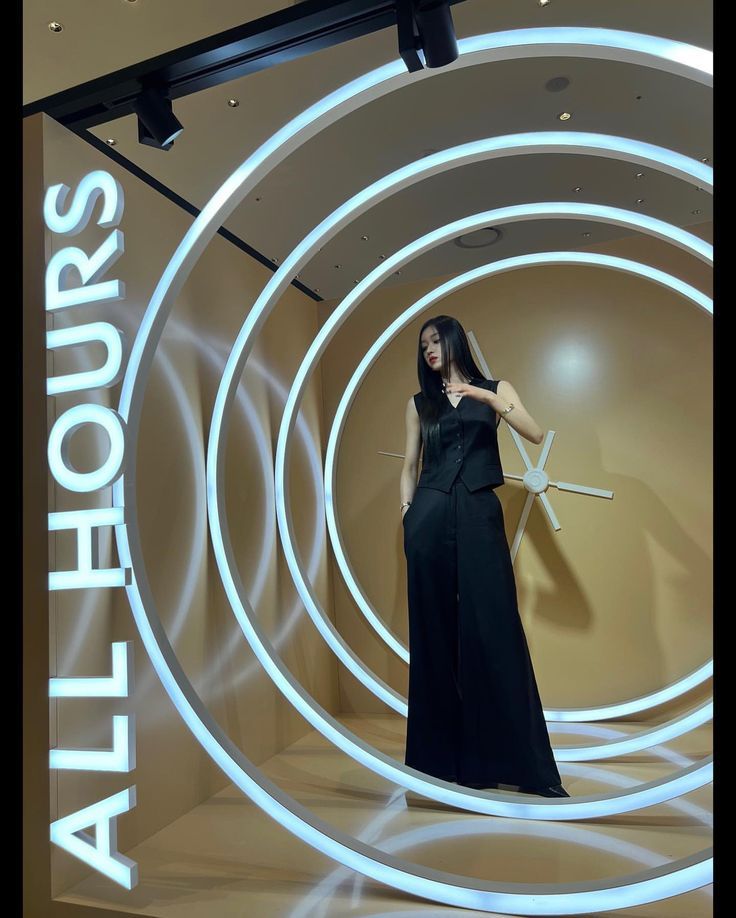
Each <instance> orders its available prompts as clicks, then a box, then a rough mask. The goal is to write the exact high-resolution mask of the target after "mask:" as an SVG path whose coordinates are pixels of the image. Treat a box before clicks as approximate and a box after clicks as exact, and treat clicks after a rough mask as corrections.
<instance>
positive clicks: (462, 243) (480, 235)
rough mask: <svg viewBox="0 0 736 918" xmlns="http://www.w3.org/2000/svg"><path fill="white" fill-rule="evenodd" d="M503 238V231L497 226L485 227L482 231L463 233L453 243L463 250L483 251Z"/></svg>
mask: <svg viewBox="0 0 736 918" xmlns="http://www.w3.org/2000/svg"><path fill="white" fill-rule="evenodd" d="M500 238H501V230H499V229H496V227H495V226H484V227H482V228H481V229H478V230H473V232H472V233H463V234H462V236H458V237H457V238H456V239H453V240H452V241H453V242H454V243H455V245H456V246H459V247H460V248H461V249H482V248H484V247H485V246H487V245H493V243H494V242H498V240H499V239H500Z"/></svg>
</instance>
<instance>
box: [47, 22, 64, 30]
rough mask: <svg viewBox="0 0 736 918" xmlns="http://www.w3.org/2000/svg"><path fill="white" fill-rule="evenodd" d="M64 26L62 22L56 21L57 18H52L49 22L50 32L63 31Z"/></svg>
mask: <svg viewBox="0 0 736 918" xmlns="http://www.w3.org/2000/svg"><path fill="white" fill-rule="evenodd" d="M63 31H64V26H63V25H62V24H61V23H60V22H56V20H55V19H52V20H51V22H50V23H49V32H63Z"/></svg>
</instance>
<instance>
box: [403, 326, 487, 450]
mask: <svg viewBox="0 0 736 918" xmlns="http://www.w3.org/2000/svg"><path fill="white" fill-rule="evenodd" d="M430 325H434V327H435V328H436V329H437V334H438V335H439V339H440V352H441V354H442V357H441V364H442V365H441V367H440V372H439V373H438V372H437V371H436V370H433V369H432V368H431V367H430V366H429V365H428V363H427V361H426V360H425V359H424V352H423V351H422V333H423V332H424V330H425V329H426V328H427V327H428V326H430ZM452 360H454V361H455V367H456V369H457V371H458V373H459V374H460V375H461V376H464V377H465V378H466V379H485V378H486V377H485V376H484V375H483V373H482V371H481V370H480V368H479V367H478V364H477V363H476V362H475V360H474V359H473V355H472V353H471V351H470V345H469V344H468V336H467V335H466V334H465V329H464V328H463V327H462V325H461V324H460V323H459V322H458V320H457V319H455V318H453V316H445V315H441V316H435V317H434V318H433V319H427V321H426V322H425V323H424V324H423V325H422V327H421V328H420V329H419V341H418V344H417V376H418V378H419V386H420V388H421V390H422V395H423V396H424V397H423V398H422V399H421V400H420V406H421V409H420V411H419V424H420V427H421V432H422V443H423V444H424V455H423V457H422V464H423V465H428V464H429V463H431V462H433V461H435V460H436V458H437V457H438V456H439V452H440V414H441V413H442V411H443V410H446V403H447V396H446V395H445V394H444V392H443V391H442V385H443V382H444V381H445V380H449V377H450V361H452Z"/></svg>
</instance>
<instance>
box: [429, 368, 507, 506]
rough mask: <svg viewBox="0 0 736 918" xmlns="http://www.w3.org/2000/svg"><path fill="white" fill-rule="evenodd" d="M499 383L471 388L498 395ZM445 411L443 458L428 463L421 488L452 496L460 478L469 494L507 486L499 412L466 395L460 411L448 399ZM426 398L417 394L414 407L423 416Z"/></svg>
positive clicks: (473, 382)
mask: <svg viewBox="0 0 736 918" xmlns="http://www.w3.org/2000/svg"><path fill="white" fill-rule="evenodd" d="M499 382H500V380H498V379H471V380H470V385H471V386H478V387H479V388H482V389H489V390H490V391H491V392H496V390H497V389H498V383H499ZM442 398H443V399H444V402H445V408H444V409H443V410H442V411H441V412H440V418H439V422H440V454H439V458H438V460H437V461H434V462H431V463H430V464H425V463H424V450H423V451H422V472H421V474H420V476H419V480H418V481H417V487H418V488H436V489H438V490H440V491H447V492H449V490H450V488H451V487H452V485H453V484H454V482H455V479H456V478H457V476H458V475H459V476H460V478H461V480H462V481H463V483H464V484H465V485H466V487H467V488H468V490H469V491H477V490H478V489H479V488H487V487H494V488H495V487H498V485H502V484H503V483H504V477H503V469H502V467H501V457H500V455H499V452H498V438H497V436H496V428H497V426H498V422H499V418H498V416H497V415H496V412H495V411H494V410H493V408H491V406H490V405H487V404H485V403H483V402H480V401H478V399H475V398H471V397H470V396H469V395H464V396H463V397H462V398H461V399H460V401H459V402H458V405H457V408H453V406H452V403H451V402H450V400H449V398H448V397H447V396H446V395H443V396H442ZM423 400H424V394H423V393H422V392H417V394H416V395H415V396H414V404H415V406H416V409H417V413H419V412H420V410H421V406H422V401H423Z"/></svg>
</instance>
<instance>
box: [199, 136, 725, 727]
mask: <svg viewBox="0 0 736 918" xmlns="http://www.w3.org/2000/svg"><path fill="white" fill-rule="evenodd" d="M438 155H439V154H438ZM363 194H364V193H363V192H360V193H359V195H356V197H358V198H361V197H363ZM353 200H354V199H353ZM348 203H350V202H348ZM345 206H346V205H344V207H345ZM342 209H343V208H341V210H342ZM540 217H541V218H563V219H565V218H570V217H573V218H575V217H580V218H585V219H587V220H593V221H601V222H603V221H605V222H609V223H613V224H615V225H619V226H625V227H627V228H629V229H638V230H640V231H642V232H644V233H647V234H650V235H653V236H656V237H658V238H661V239H666V240H669V241H670V242H672V243H673V244H674V245H676V246H679V247H680V248H682V249H684V250H685V251H689V252H690V253H691V254H693V255H695V256H696V257H698V258H700V259H702V260H703V261H706V262H711V261H712V246H710V245H709V244H708V243H707V242H704V241H703V240H702V239H700V238H699V237H698V236H695V235H693V234H692V233H688V232H686V231H685V230H682V229H680V228H679V227H673V226H671V225H670V224H668V223H665V222H664V221H661V220H656V219H654V218H653V217H648V216H645V215H643V214H638V213H633V212H631V211H627V210H622V209H620V208H616V207H607V206H604V205H595V204H585V203H577V202H575V203H569V202H549V201H542V202H536V203H530V204H517V205H512V206H509V207H501V208H496V209H493V210H489V211H484V212H481V213H479V214H471V215H470V216H467V217H462V218H461V219H459V220H455V221H453V222H451V223H448V224H445V225H444V226H442V227H439V228H438V229H435V230H432V231H431V232H429V233H427V234H425V235H424V236H422V237H420V238H419V239H416V240H414V241H413V242H410V243H409V244H408V245H406V246H405V247H404V248H403V249H401V250H399V251H398V252H396V253H395V254H393V255H391V256H389V257H388V258H386V259H385V260H384V261H382V262H381V263H380V264H379V265H378V266H377V267H376V268H374V269H373V270H372V271H371V272H370V273H369V274H368V275H366V277H364V278H363V280H362V281H361V282H360V283H359V284H358V285H357V286H355V287H354V288H353V289H352V290H351V291H350V293H349V294H348V295H347V296H346V297H345V298H344V299H343V300H342V302H341V303H340V304H339V305H338V306H337V307H336V308H335V309H334V310H333V311H332V313H331V314H330V316H329V317H328V318H327V319H326V321H325V322H324V324H323V325H322V326H321V327H320V329H319V331H318V333H317V335H316V336H315V338H314V340H313V341H312V343H311V344H310V346H309V349H308V351H307V353H306V355H305V357H304V359H303V361H302V364H301V366H300V367H299V369H298V370H297V372H296V374H295V377H294V382H293V383H292V388H291V391H290V393H289V397H288V398H287V400H286V404H285V406H284V412H283V415H282V420H281V425H280V430H279V437H278V442H277V446H276V459H275V464H274V474H275V485H274V491H275V494H276V514H277V520H278V523H279V531H280V533H281V539H282V544H283V547H284V556H285V559H286V562H287V564H288V565H289V569H290V570H291V574H292V579H293V580H294V583H295V586H296V588H297V591H298V592H299V595H300V597H301V598H302V602H303V603H304V605H305V608H306V610H307V612H308V613H309V615H310V617H311V618H312V621H313V622H314V624H315V626H316V627H317V628H318V630H319V631H320V633H321V634H322V636H323V637H324V638H325V640H326V641H327V642H328V644H329V646H330V647H331V648H332V649H333V652H334V653H335V654H336V655H337V656H338V658H339V659H340V661H341V662H342V663H343V664H344V665H345V666H346V667H348V668H349V669H350V671H351V672H352V674H353V675H354V676H355V677H356V678H357V679H358V680H359V681H360V682H362V684H363V685H365V686H366V687H367V688H369V690H370V691H372V692H373V693H374V694H375V695H376V697H377V698H380V699H381V700H382V701H384V702H385V703H386V704H388V705H389V706H390V707H392V708H393V709H394V710H396V711H398V712H401V713H405V712H406V700H405V699H404V698H403V697H402V696H401V695H400V694H399V693H398V692H396V691H395V690H394V689H393V688H391V686H389V685H387V684H386V683H385V682H383V680H381V679H380V678H379V677H378V676H376V675H375V673H373V672H371V671H370V670H368V668H367V667H366V666H365V665H364V664H363V662H362V661H361V660H360V659H359V658H358V657H357V655H356V654H355V653H354V652H353V651H352V649H351V648H350V647H349V646H348V644H347V643H346V642H345V641H344V640H343V638H342V637H341V635H340V634H339V632H338V631H337V629H336V628H335V626H334V625H333V624H332V622H331V621H330V620H329V618H328V616H327V615H326V614H325V612H324V610H323V609H322V608H321V606H320V604H319V601H318V599H317V597H316V595H315V593H314V591H313V590H312V588H311V584H309V582H308V580H307V578H306V577H305V576H304V571H303V570H302V565H301V561H300V559H299V556H298V553H297V552H296V549H295V547H294V543H293V536H292V529H293V527H292V523H291V519H290V508H289V500H288V476H287V475H286V470H287V469H288V461H289V451H290V444H289V435H290V433H291V430H292V429H293V427H294V423H295V419H296V417H297V414H298V410H299V404H300V402H301V398H302V395H303V393H304V391H305V388H306V386H307V384H308V381H309V378H310V375H311V373H312V371H313V369H314V367H315V366H316V363H317V361H318V360H319V358H320V357H321V355H322V353H323V352H324V350H325V349H326V347H327V345H328V343H329V341H330V340H331V338H332V336H333V335H334V334H335V332H336V331H337V330H338V329H339V328H340V326H341V325H342V323H343V322H344V321H345V320H346V319H347V317H348V316H349V315H350V314H351V312H352V311H353V310H354V309H356V308H357V307H358V306H359V305H360V303H361V302H362V300H363V299H364V298H365V297H366V296H368V294H369V293H370V292H371V291H372V290H374V289H376V288H377V287H378V286H379V285H380V284H381V283H382V281H383V280H384V279H385V278H387V277H390V276H391V274H392V272H393V271H395V270H397V269H398V268H400V267H401V266H402V265H404V264H406V262H408V261H409V260H410V259H412V258H415V257H416V256H418V255H421V254H423V253H424V252H426V251H428V250H430V249H432V248H434V247H435V246H436V245H440V244H442V243H443V242H445V241H448V240H450V239H454V238H456V237H457V236H460V235H462V234H463V233H470V232H473V231H474V230H476V229H480V228H482V227H483V226H489V225H495V224H499V223H512V222H516V221H519V220H527V219H533V218H540ZM333 220H334V215H330V216H329V217H327V218H326V219H325V220H324V221H323V222H322V224H320V226H319V227H317V229H316V230H315V231H314V232H313V233H311V234H310V236H309V237H308V239H310V248H312V247H314V248H316V247H318V246H319V244H320V243H321V242H322V241H323V239H324V234H323V233H322V232H320V230H321V228H322V226H324V225H325V224H326V225H328V226H330V225H331V224H332V223H333ZM298 248H299V247H298ZM288 260H289V259H287V262H288ZM267 290H268V288H266V291H267ZM266 291H264V293H263V294H262V295H261V298H259V302H260V301H261V299H264V300H265V302H266V303H267V302H268V298H267V292H266ZM254 308H258V306H256V307H254ZM242 345H243V339H242V338H241V337H240V336H239V337H238V341H236V344H235V345H234V347H233V353H232V354H231V357H230V359H229V360H228V364H227V366H226V367H225V371H224V372H223V376H222V379H221V381H220V390H219V392H218V397H217V398H216V399H215V407H214V409H213V415H212V423H211V426H210V448H209V452H208V462H207V474H208V478H209V479H210V481H211V479H212V475H213V468H214V469H216V470H219V469H218V467H217V466H214V462H216V461H218V449H217V446H216V445H215V444H216V443H217V442H218V440H220V439H221V437H222V435H223V432H224V431H225V430H226V417H225V416H224V413H223V412H221V410H220V406H221V405H223V404H226V398H227V396H225V397H221V396H222V393H223V390H225V391H226V392H228V391H229V392H232V390H233V388H234V385H235V384H236V381H237V379H239V378H240V377H239V372H237V371H239V370H240V360H238V359H236V360H233V355H237V352H238V348H239V347H242ZM220 426H221V427H222V430H221V429H220ZM221 491H222V483H221V482H219V483H216V484H215V486H214V487H213V486H212V485H211V484H208V496H209V497H212V498H214V493H215V492H216V493H217V496H218V499H220V498H221V494H220V492H221ZM330 498H331V494H329V493H327V494H326V495H325V506H326V508H327V512H328V513H330V512H331V508H330ZM209 512H210V531H211V532H212V534H213V543H214V545H215V554H216V556H217V557H218V563H219V554H218V549H219V548H220V544H222V545H223V546H224V547H225V549H226V552H228V551H229V553H232V549H231V548H230V546H229V544H228V542H229V539H228V535H227V529H226V520H225V514H224V512H220V511H219V504H214V505H211V506H210V507H209ZM333 521H334V517H333ZM220 527H221V530H220ZM231 603H233V598H232V597H231ZM243 607H244V594H243V591H242V590H241V591H240V594H239V609H241V608H243Z"/></svg>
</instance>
